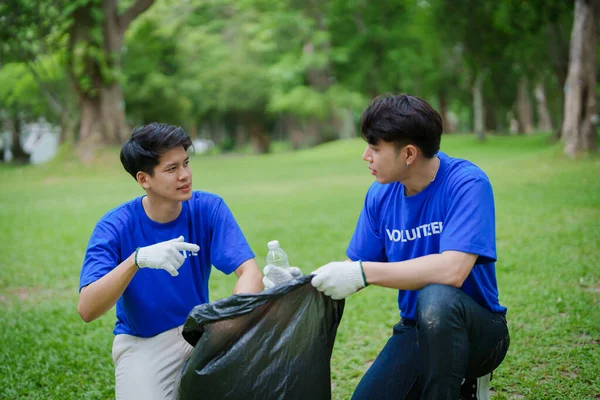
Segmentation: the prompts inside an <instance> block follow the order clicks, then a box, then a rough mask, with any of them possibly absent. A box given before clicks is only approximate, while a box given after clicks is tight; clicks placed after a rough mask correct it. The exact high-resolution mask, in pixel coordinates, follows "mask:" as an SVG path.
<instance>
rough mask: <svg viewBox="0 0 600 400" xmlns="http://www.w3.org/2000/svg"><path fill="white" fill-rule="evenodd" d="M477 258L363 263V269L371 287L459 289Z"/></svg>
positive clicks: (463, 255) (455, 255) (462, 256)
mask: <svg viewBox="0 0 600 400" xmlns="http://www.w3.org/2000/svg"><path fill="white" fill-rule="evenodd" d="M476 258H477V257H476V256H475V255H472V254H466V253H460V252H453V251H451V252H445V253H441V254H430V255H427V256H423V257H418V258H414V259H412V260H406V261H400V262H390V263H379V262H363V269H364V271H365V276H366V278H367V282H368V283H369V284H370V285H371V284H372V285H377V286H383V287H388V288H394V289H403V290H419V289H422V288H423V287H425V286H427V285H430V284H434V283H439V284H442V285H448V286H454V287H461V286H462V284H463V282H464V280H465V279H466V278H467V276H468V275H469V273H470V271H471V268H472V267H473V264H474V263H475V260H476Z"/></svg>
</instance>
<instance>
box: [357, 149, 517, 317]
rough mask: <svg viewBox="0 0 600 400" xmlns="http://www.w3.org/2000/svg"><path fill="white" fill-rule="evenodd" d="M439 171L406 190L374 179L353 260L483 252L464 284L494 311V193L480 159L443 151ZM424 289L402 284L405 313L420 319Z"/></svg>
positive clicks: (497, 308)
mask: <svg viewBox="0 0 600 400" xmlns="http://www.w3.org/2000/svg"><path fill="white" fill-rule="evenodd" d="M438 157H439V159H440V167H439V170H438V172H437V176H436V178H435V180H434V181H433V182H431V183H430V184H429V185H428V186H427V187H426V188H425V189H424V190H422V191H421V192H419V193H417V194H416V195H413V196H405V194H404V185H403V184H402V183H400V182H393V183H389V184H380V183H377V182H375V183H373V184H372V185H371V187H370V188H369V191H368V192H367V195H366V198H365V204H364V207H363V209H362V212H361V214H360V217H359V219H358V224H357V226H356V230H355V231H354V235H353V236H352V240H351V241H350V244H349V246H348V249H347V251H346V255H347V256H348V258H350V259H351V260H363V261H377V262H395V261H405V260H411V259H413V258H417V257H422V256H426V255H429V254H439V253H442V252H444V251H446V250H456V251H461V252H465V253H471V254H476V255H478V257H477V260H476V262H475V265H474V266H473V269H472V270H471V273H470V274H469V276H468V277H467V279H466V280H465V281H464V283H463V285H462V288H461V289H462V290H463V291H465V293H467V294H468V295H470V296H471V297H472V298H473V299H475V301H477V302H478V303H479V304H481V305H482V306H483V307H485V308H487V309H488V310H490V311H492V312H506V307H503V306H501V305H500V303H499V302H498V285H497V282H496V267H495V261H496V226H495V216H494V213H495V210H494V195H493V193H492V186H491V184H490V181H489V179H488V177H487V175H486V174H485V173H484V172H483V171H482V170H481V169H480V168H479V167H477V166H476V165H475V164H473V163H471V162H469V161H466V160H462V159H458V158H452V157H449V156H448V155H446V154H444V153H442V152H439V153H438ZM417 294H418V290H400V291H399V292H398V307H399V309H400V315H401V316H402V317H403V318H406V319H411V320H414V319H415V314H416V313H415V312H416V306H417Z"/></svg>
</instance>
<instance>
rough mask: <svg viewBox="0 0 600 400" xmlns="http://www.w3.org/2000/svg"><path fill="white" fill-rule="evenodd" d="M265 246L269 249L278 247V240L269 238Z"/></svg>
mask: <svg viewBox="0 0 600 400" xmlns="http://www.w3.org/2000/svg"><path fill="white" fill-rule="evenodd" d="M267 247H268V248H269V250H275V249H276V248H278V247H279V240H271V241H270V242H269V243H267Z"/></svg>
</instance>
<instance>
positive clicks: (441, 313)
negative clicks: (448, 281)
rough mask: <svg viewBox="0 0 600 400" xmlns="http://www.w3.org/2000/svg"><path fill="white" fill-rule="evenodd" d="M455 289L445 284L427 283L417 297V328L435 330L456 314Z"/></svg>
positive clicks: (456, 297) (456, 299) (456, 298)
mask: <svg viewBox="0 0 600 400" xmlns="http://www.w3.org/2000/svg"><path fill="white" fill-rule="evenodd" d="M458 290H460V289H457V288H455V287H452V286H447V285H438V284H435V285H428V286H425V287H424V288H423V289H421V290H420V291H419V295H418V297H417V321H418V322H419V329H420V330H423V329H427V330H436V329H440V328H443V327H444V326H445V325H447V324H448V323H449V322H450V321H451V320H452V318H454V317H455V316H456V315H457V312H458V310H459V307H458V296H457V291H458Z"/></svg>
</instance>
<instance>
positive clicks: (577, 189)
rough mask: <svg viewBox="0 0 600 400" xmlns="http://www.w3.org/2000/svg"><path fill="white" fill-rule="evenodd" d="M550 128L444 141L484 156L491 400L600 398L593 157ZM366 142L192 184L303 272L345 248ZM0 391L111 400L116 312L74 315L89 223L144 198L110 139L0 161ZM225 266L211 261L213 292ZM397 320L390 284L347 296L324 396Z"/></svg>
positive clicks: (223, 172)
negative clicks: (19, 163)
mask: <svg viewBox="0 0 600 400" xmlns="http://www.w3.org/2000/svg"><path fill="white" fill-rule="evenodd" d="M546 139H547V138H546V137H545V136H532V137H491V138H489V140H488V141H487V142H486V143H478V142H477V141H476V140H475V138H474V137H473V136H470V135H469V136H467V135H456V136H447V137H445V138H443V141H442V150H443V151H445V152H447V153H448V154H450V155H453V156H457V157H464V158H468V159H470V160H472V161H473V162H475V163H476V164H478V165H479V166H481V167H482V168H483V169H484V170H485V171H486V172H487V173H488V175H489V176H490V179H491V181H492V185H493V187H494V191H495V196H496V214H497V241H498V257H499V261H498V264H497V272H498V281H499V286H500V301H501V302H502V303H503V304H504V305H506V306H507V307H508V308H509V314H508V319H509V326H510V330H511V347H510V350H509V353H508V355H507V358H506V360H505V362H504V363H503V364H502V365H501V367H500V368H499V369H498V370H497V371H496V372H495V374H494V379H493V381H492V386H493V390H494V394H493V397H494V398H495V399H521V398H525V399H567V398H568V399H600V378H599V377H600V159H599V158H598V157H594V158H588V159H585V160H578V161H572V160H568V159H566V158H565V157H563V156H562V155H561V149H560V146H557V145H548V144H547V140H546ZM363 148H364V143H363V142H362V141H360V140H358V139H357V140H350V141H341V142H336V143H329V144H326V145H323V146H319V147H317V148H314V149H310V150H305V151H300V152H296V153H291V152H290V153H278V154H273V155H267V156H251V155H229V156H194V157H193V158H192V167H193V171H194V186H195V188H196V189H202V190H207V191H211V192H215V193H217V194H219V195H221V196H223V197H224V199H225V200H226V202H227V203H228V204H229V206H230V208H231V209H232V211H233V213H234V215H235V216H236V218H237V220H238V222H239V224H240V225H241V227H242V229H243V231H244V233H245V234H246V237H247V239H248V240H249V242H250V244H251V246H252V248H253V249H254V251H255V253H256V255H257V258H258V260H259V264H261V265H262V264H263V263H264V261H263V260H264V258H265V255H266V250H267V249H266V243H267V241H269V240H271V239H279V241H280V242H281V244H282V246H283V247H284V248H285V250H286V251H287V252H288V255H289V257H290V260H291V262H292V263H293V264H296V265H298V266H300V267H301V268H302V270H303V271H304V272H305V273H309V272H311V271H312V270H313V269H315V268H316V267H318V266H320V265H322V264H325V263H327V262H329V261H333V260H343V259H344V258H345V255H344V254H345V249H346V246H347V244H348V241H349V239H350V236H351V234H352V232H353V229H354V226H355V224H356V220H357V218H358V214H359V212H360V209H361V207H362V203H363V198H364V195H365V192H366V190H367V188H368V187H369V185H370V183H371V182H372V177H371V176H370V174H369V173H368V170H367V168H366V165H365V163H364V162H363V161H361V158H360V157H361V154H362V151H363ZM0 188H1V189H0V221H1V222H0V238H1V240H0V255H1V257H0V398H2V399H4V398H6V399H17V398H18V399H25V398H27V399H50V398H52V399H61V400H67V399H108V398H112V397H113V395H114V394H113V393H114V389H113V383H114V378H113V366H112V359H111V344H112V339H113V335H112V327H113V324H114V318H115V317H114V310H112V311H110V312H108V313H107V314H106V315H104V316H103V317H102V318H100V319H99V320H96V321H94V322H92V323H90V324H85V323H84V322H82V321H81V320H80V318H79V316H78V315H77V311H76V305H77V296H78V294H77V288H78V283H79V271H80V267H81V261H82V259H83V254H84V251H85V247H86V244H87V241H88V239H89V235H90V233H91V231H92V229H93V227H94V224H95V223H96V221H97V220H98V219H99V218H100V217H101V216H102V215H103V214H104V213H105V212H107V211H108V210H109V209H111V208H112V207H115V206H117V205H119V204H120V203H122V202H124V201H126V200H129V199H131V198H133V197H135V196H139V195H141V194H142V191H141V189H140V188H139V186H138V185H137V184H136V183H135V182H134V181H133V179H132V178H131V177H130V176H128V175H127V174H126V173H125V172H124V171H123V169H122V167H121V165H120V162H119V161H118V150H111V151H107V152H106V153H104V154H103V155H102V159H101V160H99V161H98V162H96V163H95V164H94V165H92V166H82V165H80V164H79V163H77V162H75V161H72V160H70V159H69V157H63V158H62V162H57V161H55V162H52V163H50V164H48V165H42V166H24V167H12V166H9V167H7V166H0ZM233 283H234V277H233V276H225V275H223V274H221V273H220V272H218V271H215V272H214V274H213V277H212V280H211V283H210V287H211V290H212V294H211V298H212V300H216V299H219V298H223V297H227V296H229V294H230V293H231V290H232V288H233ZM397 320H398V311H397V307H396V295H395V292H394V291H392V290H389V289H383V288H377V287H369V288H368V289H366V290H363V291H361V292H360V293H358V294H357V295H355V296H352V297H350V298H349V299H348V300H347V302H346V309H345V313H344V317H343V319H342V324H341V326H340V329H339V331H338V336H337V340H336V345H335V349H334V352H333V359H332V383H333V398H334V399H340V400H341V399H348V398H350V396H351V393H352V391H353V389H354V388H355V387H356V385H357V384H358V381H359V380H360V377H361V376H362V375H363V373H364V372H365V370H366V368H367V366H368V365H369V363H370V362H371V361H372V360H373V359H374V357H375V356H376V354H377V353H378V352H379V350H380V349H381V348H382V347H383V345H384V344H385V342H386V341H387V339H388V337H389V335H390V333H391V330H392V325H393V324H394V323H396V322H397Z"/></svg>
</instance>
